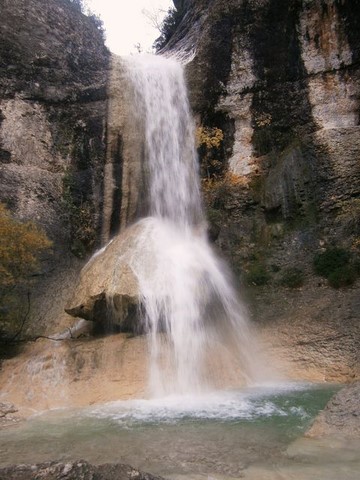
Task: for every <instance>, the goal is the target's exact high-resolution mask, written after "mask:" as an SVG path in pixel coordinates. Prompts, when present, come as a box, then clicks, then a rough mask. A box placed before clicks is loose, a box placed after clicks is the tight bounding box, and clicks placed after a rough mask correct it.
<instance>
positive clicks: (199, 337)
mask: <svg viewBox="0 0 360 480" xmlns="http://www.w3.org/2000/svg"><path fill="white" fill-rule="evenodd" d="M124 64H125V68H126V70H127V75H128V78H129V82H130V84H131V88H132V90H133V99H134V102H133V110H134V115H135V116H136V117H137V119H138V120H140V119H141V121H142V122H143V129H142V130H143V131H144V132H145V133H144V136H145V139H144V146H143V149H142V150H143V170H144V177H145V178H146V191H147V197H148V216H147V217H146V218H144V219H143V220H141V222H142V223H143V229H142V231H141V233H140V234H139V236H138V238H137V242H136V247H135V249H134V252H133V255H132V258H131V263H130V265H131V268H132V270H133V272H134V273H135V275H136V277H137V280H138V283H139V288H140V305H141V307H140V314H141V321H142V323H143V326H144V328H145V330H146V331H147V332H148V335H149V339H150V352H151V353H150V355H151V362H150V363H151V364H150V387H151V393H152V394H153V395H165V394H172V393H194V392H202V391H204V390H207V389H209V388H213V387H214V386H217V385H218V384H219V379H220V383H221V380H222V379H223V378H221V377H224V375H228V374H229V370H230V371H231V370H233V371H234V372H235V373H236V375H238V376H239V377H241V379H242V381H243V382H244V381H251V380H252V379H254V378H255V377H256V369H255V367H254V360H253V357H254V351H255V346H254V342H253V335H252V333H251V332H250V328H249V325H248V323H247V321H246V314H245V312H244V307H243V305H242V304H241V302H240V301H239V300H238V298H237V296H236V293H235V290H234V287H233V286H232V283H231V280H230V277H231V276H230V274H229V272H228V271H227V268H226V267H225V266H224V265H223V263H222V262H221V261H220V260H219V259H218V258H217V257H216V255H215V253H214V252H213V250H212V248H211V246H210V245H209V243H208V240H207V237H206V229H205V221H204V213H203V209H202V205H201V196H200V180H199V174H198V161H197V156H196V148H195V135H194V122H193V119H192V117H191V113H190V107H189V102H188V98H187V91H186V85H185V80H184V73H183V68H182V66H181V65H180V64H178V63H177V62H176V61H174V60H171V59H165V58H162V57H156V56H150V55H148V56H134V57H130V58H127V59H124ZM140 252H141V254H140ZM144 258H146V261H144ZM219 352H222V353H221V355H219ZM229 358H231V362H230V363H229V362H228V363H227V359H229ZM234 358H236V361H237V362H238V364H239V369H236V367H235V363H234ZM225 364H226V366H225ZM222 367H224V368H222ZM225 370H226V372H227V373H226V374H224V371H225Z"/></svg>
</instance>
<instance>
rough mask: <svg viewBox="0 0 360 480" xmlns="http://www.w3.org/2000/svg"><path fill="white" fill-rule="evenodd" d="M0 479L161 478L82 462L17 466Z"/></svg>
mask: <svg viewBox="0 0 360 480" xmlns="http://www.w3.org/2000/svg"><path fill="white" fill-rule="evenodd" d="M0 478H4V479H5V478H6V479H8V480H28V479H30V478H34V479H35V478H41V479H44V480H60V479H62V480H161V478H162V477H157V476H154V475H150V474H149V473H143V472H139V471H138V470H136V469H135V468H132V467H130V466H129V465H121V464H114V465H112V464H105V465H91V464H90V463H88V462H85V461H84V460H79V461H77V462H76V461H75V462H69V463H56V462H51V463H41V464H37V465H18V466H16V465H15V466H12V467H8V468H2V469H0Z"/></svg>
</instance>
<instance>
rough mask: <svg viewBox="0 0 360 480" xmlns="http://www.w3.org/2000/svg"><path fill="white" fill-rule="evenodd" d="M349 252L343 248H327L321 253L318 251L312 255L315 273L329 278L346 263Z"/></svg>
mask: <svg viewBox="0 0 360 480" xmlns="http://www.w3.org/2000/svg"><path fill="white" fill-rule="evenodd" d="M350 257H351V255H350V253H349V252H347V251H346V250H344V249H343V248H336V247H335V248H329V249H327V250H325V252H323V253H318V254H316V255H315V257H314V270H315V273H317V274H318V275H321V276H322V277H325V278H329V276H330V275H331V274H332V273H334V272H335V271H336V270H338V269H339V268H342V267H343V266H344V265H347V264H348V263H349V260H350Z"/></svg>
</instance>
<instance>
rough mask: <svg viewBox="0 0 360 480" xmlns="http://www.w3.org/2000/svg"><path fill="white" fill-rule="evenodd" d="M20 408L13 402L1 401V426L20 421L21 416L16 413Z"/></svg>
mask: <svg viewBox="0 0 360 480" xmlns="http://www.w3.org/2000/svg"><path fill="white" fill-rule="evenodd" d="M17 412H18V409H17V408H16V407H15V405H13V404H12V403H8V402H0V428H3V427H8V426H10V425H13V424H14V423H17V422H19V421H20V417H18V416H17V415H14V414H15V413H17Z"/></svg>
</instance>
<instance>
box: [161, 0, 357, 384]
mask: <svg viewBox="0 0 360 480" xmlns="http://www.w3.org/2000/svg"><path fill="white" fill-rule="evenodd" d="M174 3H175V5H176V6H177V7H178V9H180V10H181V12H182V20H181V21H180V22H178V25H177V28H176V29H174V32H173V35H172V37H171V39H170V41H169V42H168V44H167V46H166V47H165V49H164V51H165V52H166V53H170V54H174V53H175V54H176V55H178V56H180V57H182V58H185V59H187V60H189V59H190V60H191V61H190V62H189V63H188V64H187V74H188V83H189V88H190V95H191V102H192V106H193V109H194V112H195V114H196V115H197V118H198V123H199V125H201V126H202V128H205V130H206V131H208V132H210V133H209V135H210V134H211V132H212V131H214V130H213V129H214V128H217V129H221V130H222V132H223V135H224V140H223V142H222V145H221V147H220V148H218V149H212V150H211V151H209V150H206V149H204V148H203V149H202V151H201V149H200V161H201V170H202V174H203V177H204V180H203V182H204V191H205V200H206V204H207V208H208V218H209V220H210V233H211V236H212V238H213V239H214V240H215V243H216V245H217V246H218V247H219V249H220V250H221V251H222V252H223V254H224V255H225V256H226V257H227V258H228V259H229V260H230V262H231V263H232V265H233V267H234V269H235V270H236V271H237V273H238V274H239V278H241V279H242V282H243V285H242V290H243V292H245V293H244V295H245V296H246V298H247V301H248V302H249V305H250V306H251V311H252V316H253V318H254V319H255V321H257V322H258V324H260V325H262V326H264V329H265V331H266V328H267V326H269V325H270V324H271V325H272V330H271V333H270V337H271V338H272V341H271V343H272V344H273V345H274V344H276V343H277V342H278V343H279V345H280V344H285V343H286V344H288V345H289V346H291V347H292V348H290V353H291V351H292V352H293V353H291V354H290V358H291V357H293V360H294V365H293V368H295V369H296V368H297V367H298V366H299V365H301V364H302V363H304V364H305V363H307V364H308V365H313V366H315V369H317V370H318V372H323V373H319V375H320V377H321V376H323V378H329V371H328V370H327V368H326V365H327V364H336V363H337V364H338V372H337V373H340V376H341V374H344V377H349V376H351V375H359V363H360V362H359V357H358V353H357V352H358V351H359V341H360V340H359V339H360V332H359V322H358V318H359V314H360V303H359V299H358V298H359V295H358V285H359V280H357V282H355V283H353V284H352V285H351V286H350V285H348V286H343V285H342V286H341V288H339V289H334V288H332V287H331V286H330V285H329V283H328V281H327V280H326V279H325V278H323V277H321V276H318V275H315V274H314V267H313V263H314V258H315V257H316V255H319V254H321V253H324V252H326V251H329V250H331V251H333V249H334V248H335V249H339V248H340V249H341V250H342V251H345V252H347V255H349V256H351V258H352V261H353V262H354V264H357V265H358V262H359V254H360V251H359V236H360V163H359V157H360V140H359V138H360V136H359V134H360V126H359V93H360V82H359V79H360V69H359V55H360V6H359V5H358V3H357V2H347V1H341V0H315V1H307V0H290V1H289V0H286V1H285V0H276V1H275V0H228V1H223V0H210V1H204V0H198V1H194V2H190V1H187V0H182V1H181V0H178V1H176V2H174ZM354 269H355V270H357V271H358V266H355V267H354ZM356 275H358V274H356V273H354V276H356ZM352 281H353V279H352V280H349V282H348V283H351V282H352ZM340 283H341V282H340ZM344 283H346V282H345V281H344ZM266 335H267V334H266ZM274 339H275V340H274ZM325 339H326V340H325ZM277 353H278V354H280V352H279V351H278V352H277ZM288 353H289V352H287V354H286V355H288ZM280 355H281V354H280ZM309 370H311V367H309ZM309 376H311V374H310V373H309ZM335 376H336V375H335ZM320 377H319V378H320ZM330 377H331V374H330Z"/></svg>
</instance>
